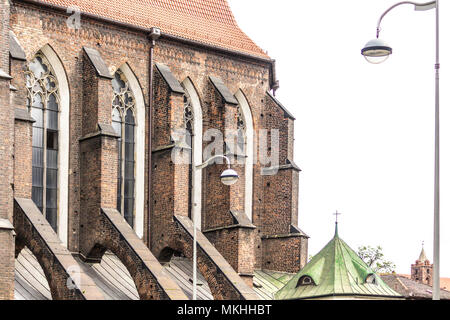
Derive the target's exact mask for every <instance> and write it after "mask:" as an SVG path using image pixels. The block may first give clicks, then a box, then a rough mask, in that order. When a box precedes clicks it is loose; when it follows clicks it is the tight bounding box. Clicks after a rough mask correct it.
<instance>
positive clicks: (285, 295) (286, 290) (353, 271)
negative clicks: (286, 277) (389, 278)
mask: <svg viewBox="0 0 450 320" xmlns="http://www.w3.org/2000/svg"><path fill="white" fill-rule="evenodd" d="M370 275H373V277H374V278H375V284H374V283H366V279H367V278H368V276H370ZM304 277H310V278H311V279H312V280H313V282H314V284H310V285H299V286H298V285H297V284H298V283H299V280H300V279H302V278H304ZM355 295H357V296H372V297H373V296H379V297H392V298H395V297H398V298H401V295H400V294H398V293H397V292H395V291H394V290H392V289H391V288H390V287H389V286H388V285H386V284H385V283H384V282H383V280H381V278H380V277H379V276H378V275H377V274H375V273H374V272H373V270H371V269H370V268H369V267H368V266H367V265H366V264H365V263H364V261H362V259H361V258H360V257H359V256H358V255H357V254H356V252H354V251H353V250H352V249H351V248H350V247H349V246H348V245H347V244H346V243H345V242H344V241H343V240H342V239H340V238H339V235H338V230H337V225H336V234H335V236H334V238H333V239H332V240H331V241H330V242H329V243H328V244H327V245H326V246H325V247H324V248H323V249H322V251H320V252H319V253H318V254H317V255H316V256H315V257H314V258H313V259H312V260H311V261H310V262H309V263H308V264H307V265H306V266H305V267H304V268H303V270H302V271H300V272H299V273H298V274H297V275H296V276H294V277H293V278H292V279H291V280H290V281H289V282H288V283H287V284H286V286H284V287H283V288H282V289H281V290H279V291H278V292H277V293H276V294H275V299H276V300H291V299H310V298H318V297H326V296H355Z"/></svg>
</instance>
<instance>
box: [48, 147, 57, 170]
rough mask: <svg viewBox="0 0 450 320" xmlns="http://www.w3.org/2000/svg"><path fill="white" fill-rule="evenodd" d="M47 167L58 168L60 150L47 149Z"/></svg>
mask: <svg viewBox="0 0 450 320" xmlns="http://www.w3.org/2000/svg"><path fill="white" fill-rule="evenodd" d="M47 168H50V169H58V151H57V150H47Z"/></svg>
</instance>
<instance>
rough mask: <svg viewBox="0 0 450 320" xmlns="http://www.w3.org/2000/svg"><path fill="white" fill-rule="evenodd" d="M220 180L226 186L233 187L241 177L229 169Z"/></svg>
mask: <svg viewBox="0 0 450 320" xmlns="http://www.w3.org/2000/svg"><path fill="white" fill-rule="evenodd" d="M220 180H221V181H222V183H223V184H224V185H226V186H231V185H233V184H235V183H236V182H237V181H238V180H239V175H238V174H237V172H236V171H234V170H233V169H227V170H225V171H224V172H223V173H222V175H221V176H220Z"/></svg>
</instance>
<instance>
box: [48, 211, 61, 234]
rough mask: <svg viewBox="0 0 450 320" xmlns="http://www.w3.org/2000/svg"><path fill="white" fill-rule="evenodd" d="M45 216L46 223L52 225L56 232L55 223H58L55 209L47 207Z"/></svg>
mask: <svg viewBox="0 0 450 320" xmlns="http://www.w3.org/2000/svg"><path fill="white" fill-rule="evenodd" d="M45 217H46V219H47V221H48V223H49V224H50V225H51V226H52V228H53V230H54V231H55V232H57V225H58V213H57V209H47V212H46V215H45Z"/></svg>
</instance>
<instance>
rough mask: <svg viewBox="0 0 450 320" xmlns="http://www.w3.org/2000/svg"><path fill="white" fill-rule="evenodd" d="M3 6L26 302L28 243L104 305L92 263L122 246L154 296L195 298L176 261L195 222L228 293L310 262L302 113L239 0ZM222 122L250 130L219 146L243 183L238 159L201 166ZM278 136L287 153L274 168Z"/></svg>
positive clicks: (11, 163) (14, 241)
mask: <svg viewBox="0 0 450 320" xmlns="http://www.w3.org/2000/svg"><path fill="white" fill-rule="evenodd" d="M74 6H76V7H74ZM0 15H1V24H0V44H1V46H0V103H1V110H2V112H1V113H0V117H1V119H0V133H1V135H2V139H1V141H0V166H1V171H0V172H1V173H0V175H1V177H0V299H13V298H14V280H15V272H14V269H15V260H16V259H17V257H18V256H19V255H20V253H21V251H22V250H23V249H24V248H27V249H28V250H30V252H31V253H32V254H33V256H34V257H35V258H36V259H37V261H38V262H39V265H40V267H42V270H43V272H44V274H45V278H46V280H47V281H48V286H49V288H50V291H51V296H52V298H53V299H104V298H105V297H104V295H103V293H102V291H101V290H100V289H99V288H98V285H97V284H96V282H95V281H93V280H92V279H91V276H90V275H89V274H88V273H87V272H83V270H84V269H83V268H81V269H80V268H78V266H79V265H80V264H81V263H89V264H98V263H100V262H101V261H102V258H103V256H104V254H105V252H107V251H108V252H112V253H113V254H114V255H115V256H116V257H117V258H118V259H119V260H120V261H121V263H123V265H124V266H125V267H126V269H127V270H128V272H129V274H130V275H131V278H132V279H133V282H134V284H135V286H136V290H137V292H138V294H139V298H140V299H186V298H187V297H186V294H185V293H184V292H183V291H182V290H181V289H180V286H179V285H178V284H177V283H176V282H175V281H174V280H173V279H172V278H171V277H170V276H169V275H168V274H167V272H165V271H164V268H163V267H162V264H163V263H165V262H166V261H170V259H171V258H172V257H173V256H181V257H185V258H187V259H192V248H193V246H192V240H193V230H194V225H193V222H192V216H193V215H196V216H197V217H198V218H199V219H198V225H197V227H198V229H199V230H200V231H201V232H199V234H198V270H199V272H200V273H201V275H202V276H203V277H204V279H205V281H206V282H207V284H208V286H209V288H210V289H211V293H212V296H213V297H214V298H215V299H257V298H258V297H257V296H256V295H255V292H254V291H253V290H252V286H253V277H254V275H255V272H256V271H257V270H272V271H279V272H287V273H296V272H298V271H299V270H300V269H301V268H302V267H303V266H304V265H305V264H306V261H307V247H308V237H307V236H306V235H305V234H304V233H303V232H302V231H301V230H300V229H299V227H298V193H299V190H298V189H299V186H298V181H299V172H300V169H299V168H298V167H297V166H296V165H295V164H294V162H293V152H294V150H293V148H294V144H293V141H294V132H293V130H294V121H295V119H294V117H293V116H292V115H291V114H290V113H289V111H288V110H287V109H286V108H284V107H283V106H282V105H281V103H280V102H279V101H278V100H277V99H276V98H275V97H274V95H273V94H274V92H275V90H276V89H277V87H278V81H277V80H276V74H275V63H274V61H273V60H271V59H270V57H268V56H267V54H265V53H264V52H263V51H262V50H261V49H260V48H259V47H258V46H256V45H255V44H254V43H253V42H252V40H250V39H249V38H248V37H247V36H246V35H245V34H244V33H243V32H242V31H241V30H240V29H239V27H238V26H237V24H236V21H235V19H234V17H233V15H232V13H231V10H230V8H229V6H228V3H227V2H226V0H191V1H187V0H185V1H175V0H131V1H130V0H114V1H107V0H90V1H88V0H79V1H76V0H39V1H38V0H0ZM180 129H182V130H185V131H187V132H189V135H188V136H189V140H188V141H187V142H188V143H187V144H186V143H184V144H183V143H179V142H180V141H179V140H177V139H176V138H175V137H174V134H173V132H175V131H176V130H180ZM210 129H214V130H216V131H218V132H220V133H225V132H227V130H235V131H237V132H241V133H242V137H241V140H239V138H238V144H239V141H240V142H241V143H242V148H241V149H242V151H243V153H238V152H234V150H230V149H228V148H226V147H225V148H217V150H218V149H221V152H223V153H224V154H226V155H227V156H228V157H229V158H231V159H233V160H234V161H233V164H232V168H233V169H234V170H236V171H237V172H238V174H239V176H240V179H239V181H238V183H236V184H235V185H233V186H226V185H223V184H222V183H221V181H220V179H219V177H220V174H221V172H222V171H223V170H224V169H225V168H226V166H225V164H221V163H217V164H212V165H210V166H208V167H207V168H205V169H203V170H198V169H196V168H195V167H196V166H197V165H199V164H201V163H202V162H203V161H205V160H206V159H205V158H204V157H203V152H204V150H205V149H207V148H208V146H209V145H210V144H211V141H213V138H212V137H210V136H209V137H208V132H211V130H210ZM273 130H277V131H276V132H279V153H278V157H277V161H276V163H275V164H274V163H263V162H264V161H261V159H260V158H259V157H258V155H259V154H261V152H262V151H267V153H270V152H271V151H272V152H275V151H274V149H278V148H275V146H272V145H271V143H273V142H270V141H273V140H271V139H270V138H273V137H272V135H273V134H272V132H275V131H273ZM262 132H269V134H268V135H269V139H268V140H269V144H268V147H267V148H265V147H264V146H263V143H262V140H261V138H260V137H261V133H262ZM149 137H150V139H149ZM216 147H217V146H216ZM220 147H222V146H220ZM264 149H267V150H264ZM217 150H216V154H217ZM177 152H178V153H183V152H185V153H188V154H189V156H190V157H191V158H192V160H193V161H192V164H177V163H174V161H173V159H172V156H173V154H174V153H177ZM254 159H256V160H255V161H253V160H254ZM80 261H81V262H80ZM74 270H75V271H74ZM79 270H81V271H79ZM74 272H77V273H78V274H77V277H78V279H80V281H79V283H77V285H76V286H70V285H68V284H70V283H72V282H73V280H74V278H75V276H74Z"/></svg>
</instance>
